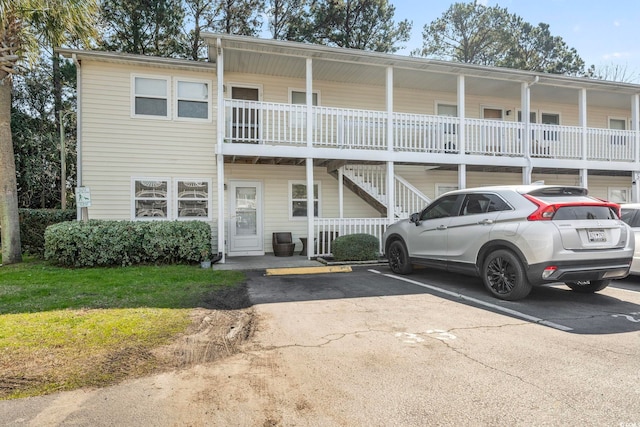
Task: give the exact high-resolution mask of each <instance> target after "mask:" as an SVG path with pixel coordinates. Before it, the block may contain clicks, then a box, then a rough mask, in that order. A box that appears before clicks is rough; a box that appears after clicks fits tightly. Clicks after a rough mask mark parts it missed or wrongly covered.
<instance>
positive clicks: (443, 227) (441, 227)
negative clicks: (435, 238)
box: [436, 225, 447, 230]
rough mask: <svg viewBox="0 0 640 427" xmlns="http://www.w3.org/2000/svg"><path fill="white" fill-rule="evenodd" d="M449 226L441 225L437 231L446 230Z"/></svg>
mask: <svg viewBox="0 0 640 427" xmlns="http://www.w3.org/2000/svg"><path fill="white" fill-rule="evenodd" d="M446 229H447V226H446V225H439V226H437V227H436V230H446Z"/></svg>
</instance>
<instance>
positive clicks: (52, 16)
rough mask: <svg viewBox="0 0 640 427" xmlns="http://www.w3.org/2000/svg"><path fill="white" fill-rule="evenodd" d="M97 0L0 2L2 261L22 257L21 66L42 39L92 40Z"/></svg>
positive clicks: (45, 41)
mask: <svg viewBox="0 0 640 427" xmlns="http://www.w3.org/2000/svg"><path fill="white" fill-rule="evenodd" d="M96 12H97V4H96V1H95V0H0V226H1V227H2V229H1V233H2V262H3V263H5V264H12V263H16V262H20V261H22V254H21V245H20V223H19V218H18V195H17V183H16V168H15V157H14V150H13V140H12V137H11V91H12V85H13V75H14V74H16V73H18V72H20V69H19V67H18V65H19V64H20V63H21V62H22V61H23V60H25V59H28V58H33V57H34V56H37V55H38V53H39V49H38V43H41V44H44V45H47V46H61V45H62V44H63V43H64V42H65V41H66V40H69V39H79V40H86V41H87V42H89V39H90V37H91V36H92V35H93V34H94V31H95V30H94V29H95V18H96Z"/></svg>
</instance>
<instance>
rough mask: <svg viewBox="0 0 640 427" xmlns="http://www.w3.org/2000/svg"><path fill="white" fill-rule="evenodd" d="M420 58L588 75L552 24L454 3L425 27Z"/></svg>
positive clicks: (418, 52) (475, 4) (417, 52)
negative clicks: (529, 20) (535, 24)
mask: <svg viewBox="0 0 640 427" xmlns="http://www.w3.org/2000/svg"><path fill="white" fill-rule="evenodd" d="M422 37H423V47H422V48H421V49H416V50H414V51H413V52H412V53H413V54H414V55H419V56H426V57H434V58H438V59H446V60H450V61H457V62H466V63H471V64H479V65H490V66H498V67H510V68H517V69H522V70H529V71H539V72H544V73H554V74H570V75H584V73H585V71H584V61H583V60H582V59H581V58H580V56H578V53H577V51H576V50H575V49H574V48H570V47H568V46H567V44H566V43H565V42H564V40H562V38H561V37H557V36H552V35H551V32H550V31H549V25H547V24H544V23H540V24H538V25H537V26H534V25H532V24H529V23H527V22H525V21H524V20H523V19H522V18H520V17H519V16H517V15H515V14H510V13H509V12H508V10H507V9H506V8H501V7H498V6H491V7H488V6H484V5H482V4H480V3H478V2H472V3H454V4H452V5H451V6H450V7H449V9H447V10H446V11H445V12H444V13H443V15H442V17H440V18H438V19H436V20H434V21H433V22H431V23H430V24H427V25H425V26H424V30H423V32H422Z"/></svg>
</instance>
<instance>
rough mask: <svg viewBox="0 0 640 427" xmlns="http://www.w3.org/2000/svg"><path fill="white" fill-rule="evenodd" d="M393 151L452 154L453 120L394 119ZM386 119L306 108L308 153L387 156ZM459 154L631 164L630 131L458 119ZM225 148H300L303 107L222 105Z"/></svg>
mask: <svg viewBox="0 0 640 427" xmlns="http://www.w3.org/2000/svg"><path fill="white" fill-rule="evenodd" d="M392 118H393V119H392V120H393V147H392V148H393V150H394V151H405V152H419V153H446V154H459V147H458V146H459V141H458V138H459V135H458V134H459V129H460V119H459V118H457V117H447V116H432V115H422V114H407V113H394V114H393V115H392ZM387 121H388V114H387V113H386V112H384V111H373V110H355V109H348V108H329V107H313V108H312V120H311V123H312V126H313V128H312V131H311V135H312V141H311V143H312V146H314V147H329V148H345V149H367V150H387V149H388V141H387ZM464 130H465V132H464V134H465V135H466V137H465V141H464V148H465V149H464V151H465V153H466V154H471V155H484V156H495V155H502V156H513V157H523V156H525V155H529V156H531V157H542V158H553V159H578V160H579V159H586V160H593V161H616V162H633V161H634V160H635V156H636V148H634V147H635V144H634V142H635V135H636V131H624V130H614V129H599V128H583V127H580V126H559V125H551V124H530V125H529V132H530V133H531V135H530V141H529V153H525V149H526V147H525V144H524V138H523V136H524V135H525V125H524V123H519V122H505V121H498V120H482V119H472V118H465V120H464ZM225 141H226V142H230V143H252V144H272V145H306V144H307V107H306V106H305V105H295V104H279V103H273V102H257V101H243V100H229V99H228V100H225Z"/></svg>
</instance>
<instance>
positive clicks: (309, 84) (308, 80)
mask: <svg viewBox="0 0 640 427" xmlns="http://www.w3.org/2000/svg"><path fill="white" fill-rule="evenodd" d="M306 68H307V76H306V83H307V85H306V92H307V147H308V148H311V147H313V140H312V138H313V116H312V114H313V111H312V110H313V60H312V59H311V58H307V64H306Z"/></svg>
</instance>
